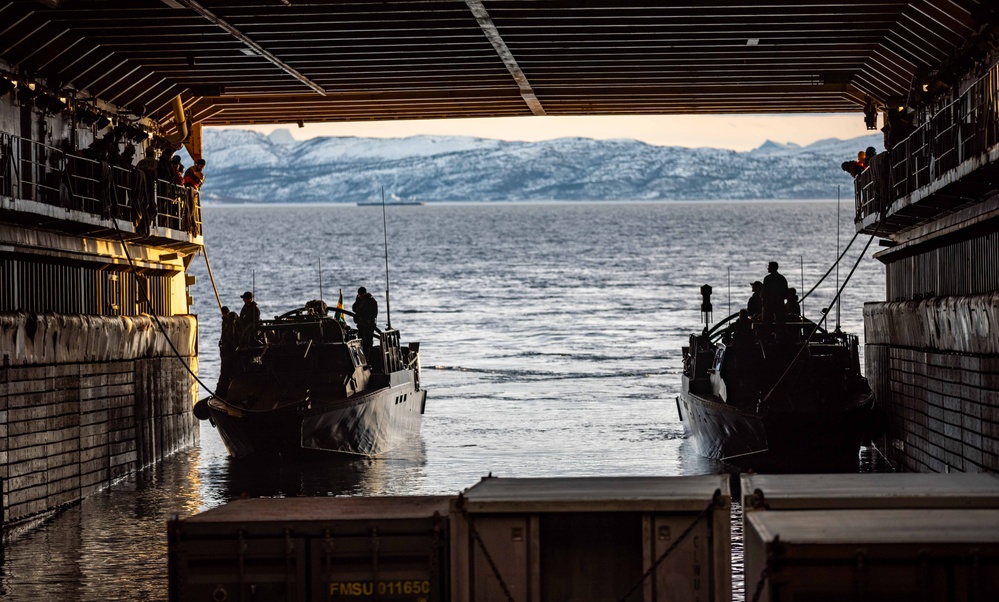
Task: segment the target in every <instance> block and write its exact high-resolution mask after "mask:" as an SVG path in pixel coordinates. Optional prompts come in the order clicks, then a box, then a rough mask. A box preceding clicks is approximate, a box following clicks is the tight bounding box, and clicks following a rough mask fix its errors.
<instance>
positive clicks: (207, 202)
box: [201, 197, 853, 207]
mask: <svg viewBox="0 0 999 602" xmlns="http://www.w3.org/2000/svg"><path fill="white" fill-rule="evenodd" d="M835 202H836V199H835V198H828V199H638V200H618V199H612V200H602V201H601V200H588V201H580V200H567V201H556V200H550V199H547V200H540V201H420V202H419V203H418V205H420V206H471V205H608V204H621V205H626V204H631V205H642V204H646V205H665V204H693V203H699V204H705V203H708V204H732V205H742V204H746V203H780V204H787V203H835ZM840 202H841V203H842V204H843V205H844V206H852V205H853V198H852V197H849V198H845V199H840ZM201 206H202V207H272V206H274V207H320V206H322V207H359V206H360V207H372V206H373V207H380V206H381V203H364V204H361V203H358V202H354V201H314V202H313V201H291V202H285V201H213V200H207V199H202V201H201ZM385 206H386V207H392V206H396V207H398V206H414V205H412V204H408V203H385Z"/></svg>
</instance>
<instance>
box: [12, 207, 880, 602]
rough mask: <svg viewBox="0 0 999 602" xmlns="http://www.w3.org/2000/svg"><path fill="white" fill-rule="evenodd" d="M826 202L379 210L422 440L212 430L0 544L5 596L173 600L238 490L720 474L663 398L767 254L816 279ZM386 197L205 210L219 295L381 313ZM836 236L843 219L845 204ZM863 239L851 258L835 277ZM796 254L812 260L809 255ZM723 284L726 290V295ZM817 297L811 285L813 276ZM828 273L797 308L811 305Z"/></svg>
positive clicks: (867, 296)
mask: <svg viewBox="0 0 999 602" xmlns="http://www.w3.org/2000/svg"><path fill="white" fill-rule="evenodd" d="M836 213H837V210H836V203H835V202H774V203H760V202H745V203H717V202H696V203H695V202H690V203H676V202H673V203H670V202H664V203H571V204H570V203H545V204H474V203H469V204H442V205H427V206H422V207H389V208H388V209H387V215H386V220H385V221H386V223H387V230H388V239H389V240H388V263H389V276H390V283H391V293H390V295H391V296H390V303H391V321H392V326H393V327H395V328H398V329H399V330H401V332H402V338H403V341H404V342H407V341H420V342H421V355H422V363H423V384H424V386H425V388H427V389H428V391H429V395H428V400H427V413H426V416H425V417H424V423H423V429H422V433H421V436H420V437H419V438H417V439H414V440H412V441H410V442H409V444H408V445H407V446H405V447H403V448H400V449H397V450H395V451H393V452H391V453H389V454H387V455H386V456H385V457H381V458H377V459H363V460H355V461H348V460H342V459H334V460H331V461H330V462H329V463H320V464H315V465H309V466H304V467H299V466H280V465H276V466H264V467H252V468H251V467H247V466H245V465H240V464H239V463H233V462H230V461H229V460H228V459H227V458H226V454H225V449H224V448H223V446H222V444H221V442H220V440H219V438H218V436H217V434H216V433H215V432H214V431H213V429H212V428H211V426H209V425H207V424H205V425H203V428H202V434H201V435H202V443H201V446H200V447H199V448H196V449H191V450H186V451H184V452H181V453H179V454H176V455H175V456H173V457H171V458H170V459H169V460H168V461H166V462H164V463H163V464H161V465H160V466H157V467H154V468H151V469H148V470H146V471H143V472H142V473H140V474H139V475H136V476H135V477H132V478H130V479H127V480H126V481H124V482H122V483H120V484H119V485H117V486H115V487H113V488H111V489H110V490H108V491H105V492H101V493H99V494H97V495H95V496H92V497H91V498H90V499H88V500H86V501H85V502H83V503H82V504H80V505H78V506H75V507H72V508H70V509H69V510H67V511H66V512H63V513H62V514H60V515H59V516H58V517H56V518H55V519H54V520H52V521H50V522H48V523H47V524H46V525H44V526H43V527H42V528H40V529H38V530H36V531H34V532H33V533H31V534H29V535H27V536H24V537H21V538H19V539H17V540H16V541H15V542H13V543H10V544H8V545H6V546H5V548H6V554H7V558H6V562H5V563H4V565H3V574H2V579H0V586H2V594H3V597H4V599H6V600H19V601H20V600H25V601H26V600H39V599H61V600H87V601H90V600H94V601H97V600H107V599H165V598H166V589H165V587H166V529H165V523H166V520H167V517H168V516H169V515H170V514H171V513H178V514H179V515H181V516H186V515H190V514H193V513H196V512H199V511H201V510H205V509H208V508H211V507H214V506H216V505H219V504H222V503H224V502H225V501H227V500H230V499H233V498H236V497H239V496H243V495H250V496H264V495H286V496H294V495H382V494H455V493H457V492H459V491H461V490H462V489H464V488H466V487H469V486H471V485H473V484H474V483H475V482H477V481H478V480H479V478H480V477H481V476H484V475H486V474H488V473H490V472H491V473H493V474H494V475H499V476H507V477H544V476H570V475H580V476H582V475H600V476H615V475H693V474H707V473H714V472H718V471H721V470H723V467H721V466H719V465H718V464H717V463H715V462H712V461H709V460H706V459H703V458H699V457H697V456H696V455H695V454H694V453H693V450H692V448H691V446H690V445H689V443H688V442H687V441H685V440H684V439H683V428H682V426H681V424H680V422H679V420H678V417H677V411H676V405H675V398H676V395H677V394H678V392H679V386H680V368H681V365H680V364H681V362H680V347H681V346H682V345H684V344H686V341H687V337H688V335H689V334H690V333H691V332H693V331H695V330H699V328H700V325H701V314H700V311H699V310H700V302H701V299H700V294H699V288H700V286H701V285H703V284H710V285H712V286H713V287H714V296H713V303H714V310H715V312H714V317H715V318H716V319H720V318H721V317H724V316H725V315H728V313H729V312H730V310H731V311H737V310H738V309H739V308H740V307H742V306H743V305H744V303H745V301H746V300H747V299H748V297H749V294H750V291H749V283H750V282H751V281H753V280H762V279H763V277H764V276H765V275H766V265H767V262H769V261H779V262H780V263H781V265H782V269H781V271H782V272H783V273H784V274H785V275H786V277H787V279H788V281H789V282H790V284H791V286H797V287H798V288H799V291H800V289H801V288H802V287H801V285H800V282H801V278H802V276H801V270H802V267H803V271H804V282H805V283H806V284H807V285H808V287H810V286H811V284H812V283H814V282H815V281H816V280H817V278H818V277H819V276H821V275H822V273H824V272H825V271H826V269H827V268H828V267H829V266H830V265H831V264H832V262H833V261H834V260H835V258H836V256H837V250H836V249H837V245H836ZM382 221H383V220H382V211H381V208H380V207H354V206H338V205H310V206H209V207H205V208H204V223H205V242H206V245H207V251H208V256H209V258H210V260H211V264H212V268H213V270H214V274H215V279H216V283H217V285H218V290H219V295H220V296H221V298H222V302H223V303H225V304H227V305H229V307H231V308H233V309H235V310H237V311H238V309H239V306H240V305H241V301H240V299H239V295H240V294H241V293H242V292H243V291H244V290H250V289H252V290H254V291H255V293H256V295H257V300H258V303H259V305H260V308H261V312H262V314H263V315H264V316H265V317H267V316H274V315H277V314H280V313H283V312H285V311H287V310H290V309H294V308H296V307H300V306H302V305H304V303H305V301H308V300H309V299H314V298H318V297H319V296H320V287H319V270H318V266H319V264H320V262H321V264H322V282H323V292H322V295H323V298H324V299H325V300H326V301H327V302H328V303H331V304H335V302H336V298H337V296H338V293H339V291H340V290H341V289H342V290H343V293H344V299H345V303H346V305H348V306H349V305H350V303H351V302H352V301H353V293H354V292H355V291H356V290H357V287H358V286H366V287H367V288H368V289H369V290H371V291H372V292H373V293H375V296H376V298H377V299H378V300H379V305H380V317H379V324H380V325H384V324H385V319H386V317H387V316H386V314H387V313H388V312H386V306H387V305H388V304H387V303H386V302H385V298H384V297H385V293H384V289H385V252H384V247H383V240H384V238H383V230H382ZM840 223H841V227H842V233H843V244H844V245H845V243H846V242H847V241H848V240H849V238H850V237H851V236H852V235H853V230H852V228H853V224H852V211H851V210H850V209H849V208H848V207H846V206H844V209H843V211H842V212H841V215H840ZM864 243H866V238H864V239H862V240H859V241H858V244H857V245H855V248H854V249H853V250H852V251H851V253H850V254H849V256H848V260H849V263H847V264H845V265H844V267H843V268H842V270H841V273H840V277H841V280H842V279H845V278H846V275H847V272H849V269H850V268H851V267H852V265H853V260H854V259H855V258H856V256H857V252H858V251H859V249H860V248H861V247H862V245H863V244H864ZM874 250H876V247H875V248H872V249H871V250H869V251H868V254H867V255H868V256H867V257H866V258H865V259H864V260H863V261H862V262H861V263H860V265H859V268H858V269H857V272H856V274H855V276H854V277H853V278H854V279H853V280H852V281H851V285H850V287H848V289H847V291H846V293H845V296H844V301H843V306H842V323H843V328H844V329H845V330H848V331H852V332H856V333H858V334H861V335H862V334H863V332H862V330H863V317H862V314H861V310H862V305H863V302H864V301H872V300H881V299H883V296H884V270H883V268H882V266H881V264H879V263H878V262H877V261H876V260H874V259H871V258H870V255H871V253H873V251H874ZM802 264H803V266H802ZM191 273H192V274H194V275H195V276H196V277H197V284H195V285H194V287H193V294H194V296H195V299H196V304H195V307H194V311H196V313H198V314H199V317H200V324H201V330H200V337H199V341H200V352H201V357H200V369H201V375H202V378H203V380H204V381H205V382H206V383H207V384H209V385H210V386H214V384H215V380H216V378H217V377H218V353H217V352H218V349H217V346H216V343H217V340H218V332H219V319H218V308H217V305H216V303H215V295H214V293H213V291H212V287H211V285H210V283H209V278H208V275H207V272H206V270H205V262H204V258H202V257H198V258H195V260H194V262H193V264H192V267H191ZM729 283H731V297H730V296H729ZM806 288H807V287H806ZM834 288H835V282H834V280H833V279H830V280H829V281H827V283H826V284H825V285H823V286H822V287H820V288H819V289H818V291H817V292H816V294H815V297H813V298H809V299H808V300H806V301H805V302H804V310H805V313H806V314H808V315H809V316H811V317H816V316H817V314H818V310H819V309H820V308H822V307H824V306H825V305H826V304H828V302H829V300H830V299H831V298H832V296H833V294H834Z"/></svg>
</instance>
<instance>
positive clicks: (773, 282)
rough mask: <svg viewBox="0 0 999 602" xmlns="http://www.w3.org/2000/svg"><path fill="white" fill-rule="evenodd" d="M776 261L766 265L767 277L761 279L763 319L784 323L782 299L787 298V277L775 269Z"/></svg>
mask: <svg viewBox="0 0 999 602" xmlns="http://www.w3.org/2000/svg"><path fill="white" fill-rule="evenodd" d="M779 267H780V266H779V265H777V262H776V261H771V262H770V264H769V265H768V266H767V271H768V272H770V273H769V274H767V277H766V278H764V279H763V292H762V294H761V296H762V297H763V321H764V322H765V323H768V324H769V323H773V322H777V323H778V324H783V323H784V300H785V299H787V278H785V277H784V276H782V275H781V274H780V272H778V271H777V268H779Z"/></svg>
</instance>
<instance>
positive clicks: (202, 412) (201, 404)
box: [194, 397, 211, 420]
mask: <svg viewBox="0 0 999 602" xmlns="http://www.w3.org/2000/svg"><path fill="white" fill-rule="evenodd" d="M194 417H195V418H197V419H198V420H208V419H209V418H211V413H209V411H208V398H207V397H206V398H204V399H201V400H199V401H198V403H196V404H194Z"/></svg>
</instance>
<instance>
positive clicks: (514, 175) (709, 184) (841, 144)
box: [185, 129, 882, 203]
mask: <svg viewBox="0 0 999 602" xmlns="http://www.w3.org/2000/svg"><path fill="white" fill-rule="evenodd" d="M868 146H874V147H876V148H878V149H879V150H880V149H881V148H882V146H881V135H880V134H876V135H871V136H864V137H861V138H855V139H853V140H845V141H844V140H836V139H829V140H821V141H819V142H815V143H814V144H810V145H808V146H798V145H794V144H779V143H776V142H771V141H767V142H766V143H764V144H763V145H761V146H760V147H759V148H757V149H754V150H751V151H748V152H736V151H730V150H721V149H714V148H693V149H692V148H681V147H672V146H652V145H649V144H646V143H644V142H639V141H636V140H592V139H588V138H559V139H557V140H549V141H544V142H506V141H501V140H486V139H481V138H471V137H464V136H413V137H410V138H395V139H386V138H355V137H326V138H313V139H311V140H304V141H296V140H295V139H294V138H292V137H291V135H290V133H289V132H288V131H287V130H276V131H275V132H273V133H272V134H270V135H269V136H265V135H263V134H260V133H257V132H252V131H247V130H211V129H210V130H206V131H205V134H204V156H205V159H206V160H207V162H208V164H207V166H206V175H207V180H206V182H205V186H204V189H203V191H202V198H203V199H205V200H209V201H212V200H214V201H235V202H254V203H255V202H351V203H353V202H358V201H376V200H378V198H379V194H380V193H379V189H380V187H381V186H384V187H385V192H386V195H387V196H388V195H390V198H393V199H402V200H418V201H429V202H432V201H514V200H516V201H524V200H646V199H698V200H699V199H816V198H823V199H827V198H832V197H834V196H835V195H836V186H837V185H841V186H842V187H843V190H844V192H843V195H844V196H850V195H851V194H852V179H851V178H850V176H849V175H847V174H846V173H845V172H843V171H842V170H841V169H840V164H841V163H842V162H843V161H847V160H850V159H853V158H856V156H857V151H858V150H863V149H865V148H867V147H868ZM189 162H190V160H189V159H187V160H185V163H189Z"/></svg>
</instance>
